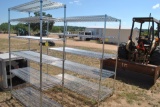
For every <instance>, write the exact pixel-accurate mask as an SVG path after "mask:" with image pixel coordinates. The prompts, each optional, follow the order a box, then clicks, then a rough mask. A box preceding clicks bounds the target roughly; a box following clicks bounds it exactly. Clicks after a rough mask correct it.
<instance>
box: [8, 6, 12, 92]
mask: <svg viewBox="0 0 160 107" xmlns="http://www.w3.org/2000/svg"><path fill="white" fill-rule="evenodd" d="M10 23H11V22H10V9H8V34H9V35H8V38H9V41H8V42H9V70H10V71H11V37H10V36H11V35H10V34H11V26H10ZM11 75H12V74H11V72H10V91H11V93H12V77H11Z"/></svg>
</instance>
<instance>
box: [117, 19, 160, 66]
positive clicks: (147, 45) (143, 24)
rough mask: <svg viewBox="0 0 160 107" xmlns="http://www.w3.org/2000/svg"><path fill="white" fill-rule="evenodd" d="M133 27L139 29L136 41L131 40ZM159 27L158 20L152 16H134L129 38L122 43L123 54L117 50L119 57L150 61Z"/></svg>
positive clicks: (144, 62) (141, 61) (143, 61)
mask: <svg viewBox="0 0 160 107" xmlns="http://www.w3.org/2000/svg"><path fill="white" fill-rule="evenodd" d="M135 27H136V28H137V29H138V31H139V34H138V38H137V41H133V40H132V35H133V29H134V28H135ZM159 29H160V22H159V20H157V19H155V18H153V17H134V18H133V22H132V29H131V33H130V36H129V40H128V41H127V43H126V44H123V46H125V49H126V50H125V51H126V52H125V55H122V53H121V52H119V57H120V58H122V59H127V60H129V61H134V62H139V63H142V64H148V63H150V59H151V56H152V54H153V51H154V50H155V49H156V47H157V46H158V45H159ZM120 51H121V50H120ZM123 51H124V50H123ZM123 54H124V52H123ZM121 56H122V57H121Z"/></svg>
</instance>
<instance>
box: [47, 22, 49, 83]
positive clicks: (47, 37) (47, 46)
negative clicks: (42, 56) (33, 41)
mask: <svg viewBox="0 0 160 107" xmlns="http://www.w3.org/2000/svg"><path fill="white" fill-rule="evenodd" d="M48 31H49V21H48V22H47V38H48V36H49V33H48ZM48 46H49V43H48V41H47V55H48ZM47 74H48V64H47ZM47 80H48V75H47Z"/></svg>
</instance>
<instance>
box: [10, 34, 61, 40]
mask: <svg viewBox="0 0 160 107" xmlns="http://www.w3.org/2000/svg"><path fill="white" fill-rule="evenodd" d="M10 37H11V38H18V39H32V40H40V37H36V36H23V35H21V36H10ZM42 40H43V41H49V40H52V41H59V40H62V39H55V38H47V37H42Z"/></svg>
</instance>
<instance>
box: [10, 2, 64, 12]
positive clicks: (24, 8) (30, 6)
mask: <svg viewBox="0 0 160 107" xmlns="http://www.w3.org/2000/svg"><path fill="white" fill-rule="evenodd" d="M62 7H64V4H62V3H59V2H52V1H50V0H43V3H42V10H43V11H44V10H50V9H57V8H62ZM9 10H14V11H19V12H39V11H40V0H33V1H31V2H28V3H24V4H21V5H18V6H15V7H11V8H9Z"/></svg>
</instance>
